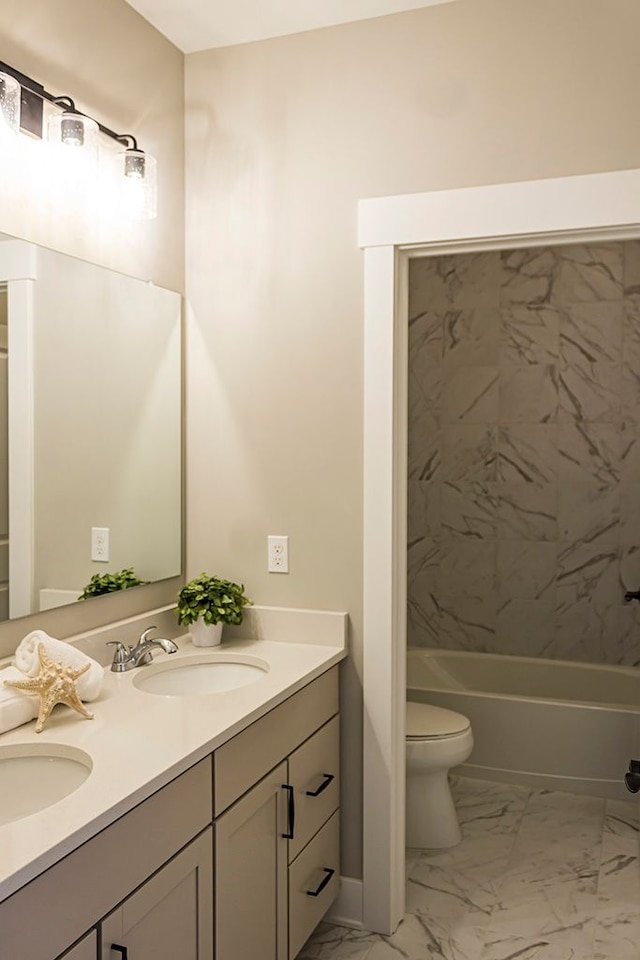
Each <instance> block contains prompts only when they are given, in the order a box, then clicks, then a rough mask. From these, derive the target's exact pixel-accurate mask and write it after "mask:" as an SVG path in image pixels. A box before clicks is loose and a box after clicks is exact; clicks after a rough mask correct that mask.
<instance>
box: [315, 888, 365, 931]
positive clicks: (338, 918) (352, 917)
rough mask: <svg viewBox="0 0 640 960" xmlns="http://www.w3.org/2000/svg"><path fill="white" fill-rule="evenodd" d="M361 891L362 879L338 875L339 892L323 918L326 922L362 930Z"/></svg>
mask: <svg viewBox="0 0 640 960" xmlns="http://www.w3.org/2000/svg"><path fill="white" fill-rule="evenodd" d="M362 891H363V886H362V880H355V879H354V878H353V877H340V893H339V894H338V896H337V899H336V900H335V902H334V904H333V906H332V907H331V909H330V910H329V913H328V914H327V915H326V917H325V918H324V919H325V920H326V921H327V923H338V924H340V926H342V927H354V928H355V929H356V930H362Z"/></svg>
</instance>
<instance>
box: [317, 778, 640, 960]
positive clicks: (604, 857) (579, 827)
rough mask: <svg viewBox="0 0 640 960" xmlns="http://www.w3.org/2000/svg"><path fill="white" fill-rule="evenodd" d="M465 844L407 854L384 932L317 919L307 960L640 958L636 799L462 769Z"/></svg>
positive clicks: (458, 796) (458, 797)
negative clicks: (391, 927)
mask: <svg viewBox="0 0 640 960" xmlns="http://www.w3.org/2000/svg"><path fill="white" fill-rule="evenodd" d="M451 788H452V794H453V797H454V801H455V804H456V809H457V811H458V818H459V821H460V826H461V830H462V835H463V839H462V843H460V844H459V845H458V846H456V847H453V848H450V849H447V850H416V849H412V850H407V913H406V915H405V918H404V920H403V921H402V923H401V924H400V926H399V927H398V929H397V930H396V932H395V933H394V934H393V936H390V937H385V936H381V935H378V934H371V933H366V932H365V931H359V930H349V929H347V928H346V927H340V926H332V925H330V924H326V923H324V924H321V925H320V927H319V928H318V930H317V931H316V932H315V934H314V935H313V936H312V937H311V939H310V940H309V942H308V943H307V944H306V945H305V947H304V949H303V951H302V953H301V954H300V955H299V957H300V960H343V958H344V960H351V958H353V960H395V958H400V957H402V958H404V960H638V958H639V957H640V946H639V944H640V856H639V851H640V819H639V816H638V811H639V810H640V806H639V805H638V804H637V803H635V802H634V801H617V800H606V801H605V800H600V799H596V798H592V797H584V796H574V795H569V794H564V793H559V792H554V791H547V790H537V789H532V788H530V787H525V786H515V785H511V784H503V783H489V782H487V781H483V780H476V779H468V778H464V777H457V776H454V777H452V778H451Z"/></svg>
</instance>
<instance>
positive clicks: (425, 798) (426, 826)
mask: <svg viewBox="0 0 640 960" xmlns="http://www.w3.org/2000/svg"><path fill="white" fill-rule="evenodd" d="M406 830H407V846H408V847H417V848H418V849H427V848H431V849H444V848H446V847H455V845H456V844H457V843H460V841H461V840H462V834H461V832H460V826H459V824H458V817H457V814H456V809H455V807H454V805H453V799H452V797H451V790H450V789H449V778H448V771H447V770H435V771H431V772H422V773H415V772H413V773H412V774H411V776H410V777H409V778H408V780H407V825H406Z"/></svg>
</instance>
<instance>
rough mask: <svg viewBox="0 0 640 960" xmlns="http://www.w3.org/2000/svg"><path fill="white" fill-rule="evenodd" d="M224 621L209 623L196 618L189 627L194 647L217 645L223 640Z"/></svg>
mask: <svg viewBox="0 0 640 960" xmlns="http://www.w3.org/2000/svg"><path fill="white" fill-rule="evenodd" d="M222 627H223V624H222V623H214V624H212V625H209V624H208V623H205V622H204V620H196V622H195V623H192V624H191V626H190V628H189V633H190V634H191V642H192V643H193V645H194V647H217V646H218V644H219V643H220V641H221V640H222Z"/></svg>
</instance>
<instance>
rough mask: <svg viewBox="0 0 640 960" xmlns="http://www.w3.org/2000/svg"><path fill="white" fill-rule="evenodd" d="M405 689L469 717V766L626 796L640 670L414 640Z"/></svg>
mask: <svg viewBox="0 0 640 960" xmlns="http://www.w3.org/2000/svg"><path fill="white" fill-rule="evenodd" d="M407 699H409V700H418V701H421V702H423V703H433V704H435V705H437V706H441V707H448V708H449V709H451V710H457V711H458V712H459V713H463V714H465V716H467V717H469V719H470V720H471V723H472V726H473V734H474V740H475V747H474V750H473V753H472V754H471V757H470V758H469V761H468V763H466V764H464V765H463V766H462V767H460V768H459V771H458V772H460V773H461V774H463V775H464V776H475V777H482V778H484V779H487V780H502V781H509V782H513V783H525V784H531V785H533V786H537V787H549V788H550V789H555V790H566V791H569V792H572V793H586V794H590V795H592V796H600V797H618V798H621V799H630V796H631V795H630V794H629V793H628V792H627V791H626V789H625V787H624V784H623V780H622V778H623V776H624V773H625V771H626V770H627V767H628V765H629V760H630V759H631V758H632V757H636V758H640V670H637V669H636V668H634V667H609V666H600V665H598V666H595V665H591V664H582V663H570V662H567V661H563V660H537V659H532V658H530V657H508V656H501V655H496V654H489V653H466V652H458V651H449V650H424V649H422V648H417V647H413V648H409V651H408V655H407Z"/></svg>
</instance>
